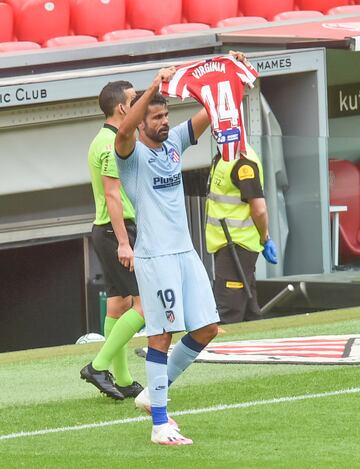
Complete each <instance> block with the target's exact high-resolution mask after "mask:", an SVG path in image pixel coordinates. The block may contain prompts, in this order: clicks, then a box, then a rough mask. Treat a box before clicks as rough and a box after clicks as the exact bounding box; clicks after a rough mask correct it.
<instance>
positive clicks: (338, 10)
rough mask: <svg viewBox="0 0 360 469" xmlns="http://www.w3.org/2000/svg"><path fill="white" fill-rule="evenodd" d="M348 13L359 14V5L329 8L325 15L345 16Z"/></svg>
mask: <svg viewBox="0 0 360 469" xmlns="http://www.w3.org/2000/svg"><path fill="white" fill-rule="evenodd" d="M348 13H360V5H342V6H339V7H335V8H330V10H328V12H327V15H346V14H348Z"/></svg>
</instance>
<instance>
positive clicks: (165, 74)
mask: <svg viewBox="0 0 360 469" xmlns="http://www.w3.org/2000/svg"><path fill="white" fill-rule="evenodd" d="M175 73H176V68H175V67H174V66H172V67H168V68H162V69H160V70H159V73H158V74H157V75H156V77H155V80H154V85H156V86H159V85H160V83H161V82H162V81H166V82H168V81H170V80H171V79H172V77H173V76H174V75H175Z"/></svg>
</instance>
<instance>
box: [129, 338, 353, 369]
mask: <svg viewBox="0 0 360 469" xmlns="http://www.w3.org/2000/svg"><path fill="white" fill-rule="evenodd" d="M171 350H172V347H171V348H170V350H169V353H171ZM136 353H138V355H142V356H144V354H146V348H145V349H137V350H136ZM196 361H197V362H202V363H253V364H256V363H261V364H263V363H271V364H275V363H279V364H301V365H359V364H360V335H320V336H313V337H290V338H285V339H262V340H238V341H232V342H213V343H211V344H209V345H208V346H207V347H205V349H204V350H203V351H202V352H201V353H200V354H199V355H198V357H197V359H196Z"/></svg>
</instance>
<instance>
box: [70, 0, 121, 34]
mask: <svg viewBox="0 0 360 469" xmlns="http://www.w3.org/2000/svg"><path fill="white" fill-rule="evenodd" d="M71 28H72V30H73V32H74V33H75V34H78V35H88V36H96V37H101V36H103V35H104V34H106V33H109V32H110V31H116V30H119V29H124V28H125V0H107V1H104V0H73V1H72V3H71Z"/></svg>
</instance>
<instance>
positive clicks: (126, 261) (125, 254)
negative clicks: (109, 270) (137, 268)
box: [117, 244, 134, 272]
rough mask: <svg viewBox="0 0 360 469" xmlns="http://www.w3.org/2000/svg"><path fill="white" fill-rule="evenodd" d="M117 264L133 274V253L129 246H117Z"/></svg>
mask: <svg viewBox="0 0 360 469" xmlns="http://www.w3.org/2000/svg"><path fill="white" fill-rule="evenodd" d="M117 255H118V259H119V262H120V263H121V264H122V265H123V266H124V267H126V268H127V269H129V270H130V272H133V270H134V251H133V250H132V249H131V246H130V244H119V246H118V249H117Z"/></svg>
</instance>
